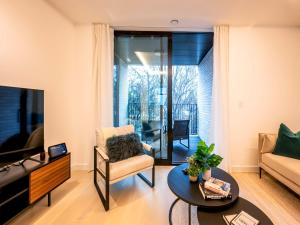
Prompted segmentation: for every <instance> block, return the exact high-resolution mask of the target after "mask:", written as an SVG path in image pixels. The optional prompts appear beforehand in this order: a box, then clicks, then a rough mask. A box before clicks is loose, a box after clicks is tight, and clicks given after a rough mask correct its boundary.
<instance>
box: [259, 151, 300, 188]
mask: <svg viewBox="0 0 300 225" xmlns="http://www.w3.org/2000/svg"><path fill="white" fill-rule="evenodd" d="M262 163H264V164H265V165H267V166H268V167H270V168H272V169H273V170H275V171H276V172H278V173H279V174H281V175H282V176H284V177H286V178H288V179H289V180H291V181H293V182H294V183H296V184H297V185H299V186H300V160H299V159H293V158H289V157H285V156H279V155H274V154H272V153H265V154H263V155H262Z"/></svg>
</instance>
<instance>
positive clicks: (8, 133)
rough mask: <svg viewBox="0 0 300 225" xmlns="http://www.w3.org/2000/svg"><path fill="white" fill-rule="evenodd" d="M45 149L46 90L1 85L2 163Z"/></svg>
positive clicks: (0, 146) (0, 145) (0, 137)
mask: <svg viewBox="0 0 300 225" xmlns="http://www.w3.org/2000/svg"><path fill="white" fill-rule="evenodd" d="M43 151H44V91H42V90H33V89H26V88H15V87H5V86H0V166H1V165H3V164H8V163H11V162H15V161H19V160H22V159H24V158H26V157H30V156H31V155H35V154H37V153H40V152H43Z"/></svg>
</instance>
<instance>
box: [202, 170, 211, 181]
mask: <svg viewBox="0 0 300 225" xmlns="http://www.w3.org/2000/svg"><path fill="white" fill-rule="evenodd" d="M209 178H211V169H209V170H206V171H205V172H204V173H203V176H202V179H203V180H208V179H209Z"/></svg>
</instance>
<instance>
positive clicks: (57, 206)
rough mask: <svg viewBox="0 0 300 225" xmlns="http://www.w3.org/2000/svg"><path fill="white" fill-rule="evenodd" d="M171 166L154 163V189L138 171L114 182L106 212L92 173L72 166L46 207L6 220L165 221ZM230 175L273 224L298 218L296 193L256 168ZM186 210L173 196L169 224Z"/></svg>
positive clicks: (115, 224) (183, 219)
mask: <svg viewBox="0 0 300 225" xmlns="http://www.w3.org/2000/svg"><path fill="white" fill-rule="evenodd" d="M171 168H172V167H167V166H160V167H157V173H156V186H155V188H154V189H151V188H150V187H148V186H147V185H146V184H145V183H144V182H143V181H142V180H141V179H140V178H138V177H130V178H127V179H126V180H124V181H121V182H119V183H117V184H115V185H113V186H112V188H111V190H112V194H111V196H112V198H111V210H110V211H109V212H105V211H104V208H103V207H102V204H101V201H100V199H99V197H98V195H97V192H96V190H95V188H94V185H93V182H92V181H93V179H92V175H93V174H92V173H88V172H87V171H74V172H73V173H72V178H71V179H70V180H69V181H67V182H66V183H65V184H63V185H61V186H60V187H59V188H57V189H56V190H54V191H53V193H52V206H51V207H50V208H48V207H47V198H46V197H45V198H43V199H42V200H41V201H39V202H38V203H37V204H35V205H34V206H33V207H30V208H28V209H26V210H24V211H23V212H22V213H21V214H19V215H18V216H17V217H16V218H15V219H14V220H12V221H11V222H10V224H14V225H17V224H22V225H27V224H34V225H48V224H54V225H68V224H74V225H78V224H88V225H89V224H91V225H92V224H95V225H96V224H99V225H167V224H168V212H169V207H170V205H171V203H172V202H173V201H174V200H175V196H174V195H173V194H172V193H171V191H170V190H169V188H168V185H167V175H168V172H169V170H170V169H171ZM233 176H234V177H235V178H236V180H237V181H238V183H239V186H240V195H241V196H242V197H244V198H246V199H248V200H249V201H251V202H252V203H254V204H255V205H256V206H258V207H259V208H260V209H262V210H263V211H264V212H265V213H266V214H267V215H268V216H269V217H270V218H271V220H272V221H273V223H274V224H275V225H299V224H300V199H299V196H296V195H295V194H294V193H292V192H291V191H289V190H288V189H287V188H285V187H284V186H283V185H281V184H280V183H279V182H277V181H276V180H274V179H273V178H271V177H270V176H268V175H266V174H264V175H263V178H262V179H259V178H258V175H257V174H255V173H235V174H233ZM178 182H180V181H178ZM187 215H188V214H187V205H186V204H185V203H183V202H181V201H180V202H178V204H177V205H176V206H175V207H174V210H173V222H174V225H177V224H178V225H179V224H181V225H183V224H187ZM192 224H199V223H198V221H197V217H196V207H193V208H192ZM212 225H217V224H212Z"/></svg>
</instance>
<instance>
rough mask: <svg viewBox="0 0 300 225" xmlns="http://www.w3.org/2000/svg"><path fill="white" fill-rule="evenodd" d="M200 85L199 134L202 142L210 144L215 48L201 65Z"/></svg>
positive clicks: (198, 100)
mask: <svg viewBox="0 0 300 225" xmlns="http://www.w3.org/2000/svg"><path fill="white" fill-rule="evenodd" d="M198 69H199V83H198V93H197V94H198V97H197V102H198V119H199V121H198V134H199V136H200V138H201V139H202V140H204V141H205V142H206V143H208V144H210V143H209V140H210V137H209V133H210V132H209V130H210V129H211V119H212V118H211V107H212V104H211V103H212V83H213V48H211V49H210V50H209V51H208V52H207V54H206V56H205V57H204V58H203V59H202V61H201V62H200V64H199V67H198Z"/></svg>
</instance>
